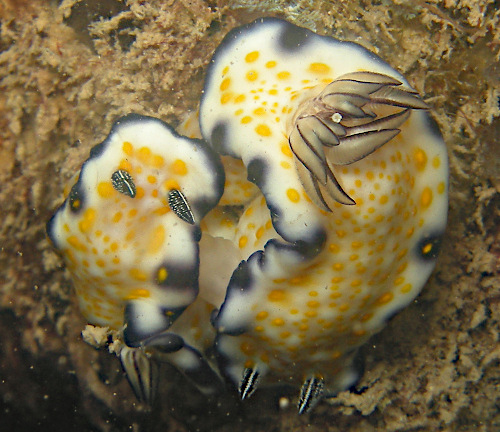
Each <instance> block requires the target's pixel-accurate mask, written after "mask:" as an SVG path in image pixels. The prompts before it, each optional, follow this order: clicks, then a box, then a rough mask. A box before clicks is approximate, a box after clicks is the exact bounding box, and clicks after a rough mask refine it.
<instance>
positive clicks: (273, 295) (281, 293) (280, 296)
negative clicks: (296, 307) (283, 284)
mask: <svg viewBox="0 0 500 432" xmlns="http://www.w3.org/2000/svg"><path fill="white" fill-rule="evenodd" d="M267 298H268V300H269V301H272V302H281V301H283V300H285V298H286V293H285V290H282V289H275V290H272V291H271V292H270V293H269V294H268V295H267Z"/></svg>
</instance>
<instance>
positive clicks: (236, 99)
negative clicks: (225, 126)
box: [234, 94, 246, 115]
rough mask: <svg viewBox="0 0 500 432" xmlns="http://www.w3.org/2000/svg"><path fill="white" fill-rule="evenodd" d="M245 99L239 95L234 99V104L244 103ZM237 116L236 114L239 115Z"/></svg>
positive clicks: (242, 95)
mask: <svg viewBox="0 0 500 432" xmlns="http://www.w3.org/2000/svg"><path fill="white" fill-rule="evenodd" d="M245 99H246V96H245V95H244V94H240V95H238V96H236V97H235V98H234V103H241V102H245ZM239 114H241V113H239ZM239 114H237V115H239Z"/></svg>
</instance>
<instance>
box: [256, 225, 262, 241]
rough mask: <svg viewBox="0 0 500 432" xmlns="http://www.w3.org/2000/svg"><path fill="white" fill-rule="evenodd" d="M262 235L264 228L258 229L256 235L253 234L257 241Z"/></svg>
mask: <svg viewBox="0 0 500 432" xmlns="http://www.w3.org/2000/svg"><path fill="white" fill-rule="evenodd" d="M263 235H264V228H263V227H260V228H259V229H258V230H257V231H256V233H255V237H257V238H258V239H260V238H261V237H262V236H263Z"/></svg>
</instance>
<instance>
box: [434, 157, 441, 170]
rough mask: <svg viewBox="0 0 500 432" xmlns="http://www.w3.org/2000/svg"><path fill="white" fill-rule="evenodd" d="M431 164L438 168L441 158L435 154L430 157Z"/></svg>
mask: <svg viewBox="0 0 500 432" xmlns="http://www.w3.org/2000/svg"><path fill="white" fill-rule="evenodd" d="M432 166H433V167H434V168H439V167H440V166H441V159H439V156H435V157H434V158H433V159H432Z"/></svg>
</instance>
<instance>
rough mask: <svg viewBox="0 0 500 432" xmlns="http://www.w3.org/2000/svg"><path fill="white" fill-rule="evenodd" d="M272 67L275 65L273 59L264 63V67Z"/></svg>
mask: <svg viewBox="0 0 500 432" xmlns="http://www.w3.org/2000/svg"><path fill="white" fill-rule="evenodd" d="M273 67H276V62H275V61H274V60H270V61H268V62H267V63H266V68H268V69H271V68H273Z"/></svg>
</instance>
